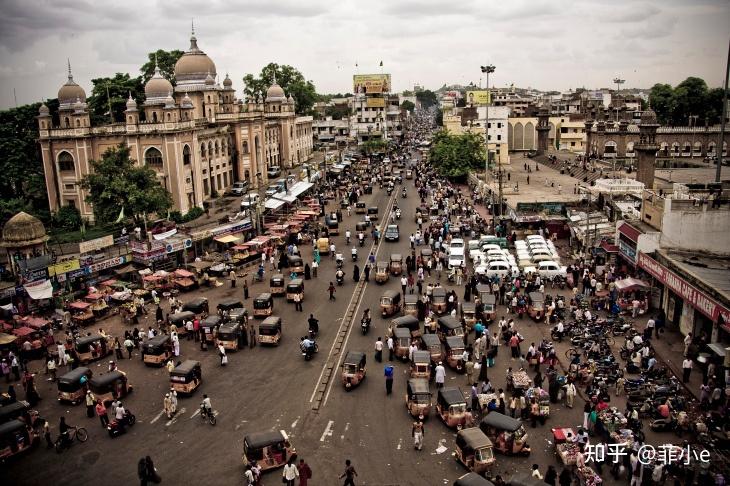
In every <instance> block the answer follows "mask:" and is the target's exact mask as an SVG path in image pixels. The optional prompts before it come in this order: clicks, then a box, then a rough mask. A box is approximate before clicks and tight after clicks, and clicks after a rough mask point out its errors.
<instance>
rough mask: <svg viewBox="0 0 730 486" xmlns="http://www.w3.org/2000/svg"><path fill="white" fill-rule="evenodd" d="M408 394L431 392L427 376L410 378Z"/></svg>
mask: <svg viewBox="0 0 730 486" xmlns="http://www.w3.org/2000/svg"><path fill="white" fill-rule="evenodd" d="M407 391H408V395H409V396H410V395H419V394H429V395H430V394H431V390H429V388H428V380H427V379H426V378H410V379H409V380H408V390H407Z"/></svg>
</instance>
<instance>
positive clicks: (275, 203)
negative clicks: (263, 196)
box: [264, 198, 285, 209]
mask: <svg viewBox="0 0 730 486" xmlns="http://www.w3.org/2000/svg"><path fill="white" fill-rule="evenodd" d="M284 204H285V202H284V201H282V200H280V199H273V198H270V199H267V200H266V201H265V202H264V207H265V208H266V209H279V208H280V207H282V206H283V205H284Z"/></svg>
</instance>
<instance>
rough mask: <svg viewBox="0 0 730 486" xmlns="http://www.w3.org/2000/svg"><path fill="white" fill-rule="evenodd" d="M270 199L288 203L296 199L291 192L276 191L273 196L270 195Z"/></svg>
mask: <svg viewBox="0 0 730 486" xmlns="http://www.w3.org/2000/svg"><path fill="white" fill-rule="evenodd" d="M271 198H272V199H280V200H282V201H284V202H287V203H289V204H291V203H293V202H294V201H296V200H297V198H296V197H294V196H292V195H291V194H287V193H286V192H277V193H276V194H274V195H273V196H271Z"/></svg>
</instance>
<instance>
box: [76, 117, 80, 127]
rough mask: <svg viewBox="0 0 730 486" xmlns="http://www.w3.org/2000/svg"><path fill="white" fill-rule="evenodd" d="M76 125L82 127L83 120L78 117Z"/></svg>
mask: <svg viewBox="0 0 730 486" xmlns="http://www.w3.org/2000/svg"><path fill="white" fill-rule="evenodd" d="M76 126H77V127H80V126H81V120H79V119H78V118H77V119H76Z"/></svg>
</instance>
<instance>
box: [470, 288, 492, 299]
mask: <svg viewBox="0 0 730 486" xmlns="http://www.w3.org/2000/svg"><path fill="white" fill-rule="evenodd" d="M488 295H492V287H491V286H490V285H487V284H479V285H477V293H476V295H475V296H474V297H475V299H479V301H480V302H484V298H485V297H486V296H488Z"/></svg>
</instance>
